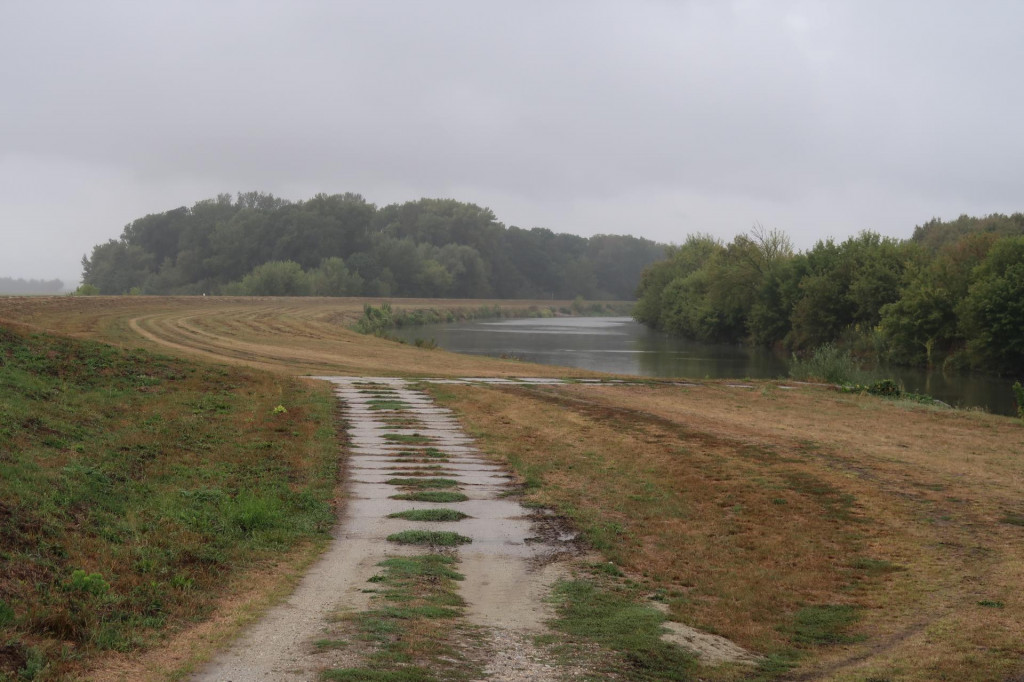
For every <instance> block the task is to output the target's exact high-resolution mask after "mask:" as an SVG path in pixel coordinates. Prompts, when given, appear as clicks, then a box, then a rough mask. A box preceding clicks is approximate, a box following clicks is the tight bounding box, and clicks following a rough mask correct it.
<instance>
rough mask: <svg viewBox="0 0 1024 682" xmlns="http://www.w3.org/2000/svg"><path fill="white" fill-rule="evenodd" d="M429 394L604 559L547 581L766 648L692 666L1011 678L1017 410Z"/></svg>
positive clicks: (1018, 642)
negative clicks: (569, 576) (594, 591)
mask: <svg viewBox="0 0 1024 682" xmlns="http://www.w3.org/2000/svg"><path fill="white" fill-rule="evenodd" d="M430 390H431V391H432V392H433V393H434V394H435V395H436V396H437V397H438V398H439V399H441V400H442V402H443V403H444V404H447V405H449V406H451V407H453V408H455V409H456V410H457V411H458V413H459V414H460V419H461V420H462V421H463V423H464V425H465V426H466V427H467V428H468V429H469V430H470V432H471V433H473V434H474V435H476V436H478V437H479V438H480V439H481V440H482V442H483V444H484V445H485V447H486V448H487V449H488V450H490V451H491V452H493V453H494V455H495V457H497V458H498V459H501V460H503V461H508V462H509V463H510V464H511V465H512V466H513V467H514V468H515V470H516V471H517V472H518V473H519V474H520V476H521V477H522V481H523V487H524V492H525V494H526V498H527V500H528V501H530V502H533V503H537V504H542V505H545V506H550V507H552V508H554V509H557V510H559V511H560V512H561V513H562V514H564V515H566V516H567V517H568V518H569V519H571V520H572V521H573V522H574V523H575V524H576V525H577V526H579V527H580V528H581V529H582V531H583V532H584V534H585V537H586V539H587V540H588V541H589V544H590V545H591V546H593V547H594V548H596V549H598V550H599V551H600V552H601V553H602V554H603V555H604V558H605V559H606V560H608V561H610V562H612V563H597V564H594V565H592V566H591V567H590V569H589V570H588V571H585V572H584V573H583V574H582V576H581V580H582V582H581V583H570V584H568V585H565V586H563V587H562V588H560V589H561V592H560V594H562V595H565V594H572V593H573V591H575V593H576V595H577V597H578V598H582V597H581V595H583V594H584V593H585V592H586V590H589V589H591V587H592V586H599V587H603V588H604V589H605V592H604V594H605V595H608V594H612V595H619V596H621V597H624V598H629V599H653V600H655V601H661V602H664V603H667V604H668V607H669V610H670V613H671V614H672V616H673V617H674V618H675V619H678V620H679V621H681V622H684V623H687V624H690V625H693V626H696V627H699V628H702V629H704V630H708V631H710V632H714V633H719V634H722V635H724V636H727V637H729V638H731V639H733V640H735V641H736V642H738V643H740V644H742V645H743V646H745V647H748V648H750V649H753V650H754V651H757V652H761V653H764V654H767V656H768V658H767V659H766V661H765V662H764V663H763V664H762V665H761V666H760V668H759V669H758V670H757V671H756V672H753V673H752V672H751V671H750V670H749V669H745V668H739V667H737V668H720V669H718V670H703V671H701V673H700V675H701V677H702V678H703V679H747V678H748V677H750V676H751V675H754V676H764V677H766V678H771V677H774V676H777V675H778V674H781V673H785V672H787V671H788V672H789V673H795V672H798V673H801V674H806V675H809V676H810V678H813V679H819V678H827V679H838V680H866V679H871V680H942V679H946V680H991V679H1008V678H1009V677H1011V676H1012V675H1014V674H1020V673H1021V672H1024V670H1022V667H1024V666H1022V664H1021V658H1022V656H1024V640H1022V638H1021V636H1020V635H1021V631H1020V625H1019V624H1020V623H1021V622H1024V595H1022V594H1021V592H1020V589H1019V585H1020V584H1022V582H1024V542H1022V541H1024V532H1022V531H1024V529H1022V525H1024V521H1022V519H1024V504H1022V502H1021V499H1020V490H1021V484H1022V482H1024V461H1022V460H1021V458H1020V457H1019V453H1021V452H1024V428H1021V425H1020V423H1019V421H1016V420H1013V419H1009V418H1005V417H997V416H992V415H986V414H982V413H977V412H975V413H968V412H958V411H952V410H939V409H936V408H928V407H922V406H920V405H917V404H915V403H898V402H893V401H888V400H885V399H881V398H876V397H873V396H858V395H845V394H838V393H834V392H830V391H827V390H825V389H820V388H801V389H797V390H782V389H778V388H776V387H774V385H773V384H772V383H761V384H759V388H758V389H755V390H751V389H741V388H732V387H728V386H725V385H724V384H722V383H706V384H705V385H702V386H698V387H690V388H686V387H673V386H665V385H649V386H619V387H616V386H600V387H598V386H566V387H557V388H540V387H537V388H494V387H490V388H482V387H468V386H445V387H434V388H432V389H430ZM581 590H582V591H583V592H580V591H581ZM577 606H578V605H574V604H573V603H572V602H570V601H563V614H567V615H566V619H567V620H566V619H563V621H562V623H563V624H562V625H560V627H561V628H562V629H563V630H565V631H566V632H569V633H570V634H571V633H572V632H574V629H573V625H572V619H571V618H570V615H571V612H572V610H573V608H577ZM601 632H604V631H603V630H602V631H601ZM631 670H633V673H634V674H640V673H638V672H637V671H636V669H635V667H634V668H631Z"/></svg>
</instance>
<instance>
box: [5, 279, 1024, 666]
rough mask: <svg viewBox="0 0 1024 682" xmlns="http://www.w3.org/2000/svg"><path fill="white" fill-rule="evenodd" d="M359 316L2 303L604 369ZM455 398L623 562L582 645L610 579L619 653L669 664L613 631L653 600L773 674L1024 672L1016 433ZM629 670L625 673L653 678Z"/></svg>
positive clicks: (138, 304) (630, 395) (284, 348)
mask: <svg viewBox="0 0 1024 682" xmlns="http://www.w3.org/2000/svg"><path fill="white" fill-rule="evenodd" d="M345 305H348V304H347V303H344V302H334V301H324V300H320V301H316V300H314V301H309V300H305V301H297V300H283V301H281V300H278V301H270V300H231V299H214V300H205V299H204V300H196V299H131V298H125V299H99V300H88V301H85V300H82V299H78V300H75V299H66V300H64V299H49V300H39V299H33V300H32V301H26V300H22V301H19V302H17V303H16V304H11V303H10V302H9V301H4V300H0V318H2V317H3V316H4V315H5V314H7V315H8V316H12V317H17V318H18V319H22V320H25V321H28V322H33V323H35V324H39V325H45V326H53V327H55V328H58V329H67V330H68V331H71V332H74V333H76V334H80V335H86V336H93V337H99V338H108V339H112V340H115V341H120V342H122V343H125V344H137V343H139V339H140V336H139V334H140V333H141V334H144V335H145V336H144V337H143V341H142V342H143V343H146V344H151V345H153V346H160V347H162V348H165V349H167V350H168V351H169V352H172V353H181V354H197V353H198V354H200V355H204V356H208V357H209V356H212V357H216V358H218V359H220V360H222V361H225V362H230V363H245V364H257V365H258V366H260V367H267V368H271V369H274V370H277V371H280V372H289V371H290V372H292V373H295V372H300V371H309V372H314V373H329V372H330V373H349V374H391V375H394V374H399V375H405V376H423V375H427V374H430V375H441V376H443V375H462V376H465V375H472V376H511V375H523V374H530V375H535V376H552V375H560V376H567V375H570V376H573V375H574V376H583V375H586V374H587V373H584V372H576V371H572V370H569V371H567V370H565V369H564V368H554V367H540V366H536V365H529V364H526V363H516V362H504V361H499V360H491V359H488V358H476V357H474V358H468V357H458V356H454V355H451V354H448V353H443V352H441V351H427V350H423V349H417V348H410V347H407V346H401V345H399V344H394V343H389V342H385V341H381V340H378V339H374V338H372V337H365V336H360V335H357V334H354V333H352V332H350V331H348V330H347V329H346V328H345V326H344V325H342V324H340V323H338V322H337V319H338V317H339V316H341V317H342V318H343V317H344V315H345V313H344V312H343V311H341V309H342V308H344V306H345ZM361 305H362V303H361V302H355V303H353V304H352V305H351V308H352V313H353V315H357V314H358V313H359V312H361ZM473 305H478V302H473ZM15 308H16V310H14V309H15ZM349 320H350V321H354V318H349ZM434 390H435V391H436V392H437V393H438V395H439V396H440V397H442V398H443V399H444V400H445V401H447V402H448V403H449V404H451V405H452V406H454V407H455V408H456V409H458V410H459V411H460V412H461V414H462V419H463V422H464V423H465V424H466V425H467V426H468V427H470V428H471V429H472V430H473V431H474V432H475V433H476V434H477V435H478V436H480V437H481V439H482V440H483V442H484V443H485V444H486V446H487V447H488V448H489V449H490V450H491V451H492V452H494V453H495V456H496V457H498V458H500V459H504V460H506V461H509V462H510V463H511V464H512V465H513V466H514V467H515V468H516V469H517V470H518V471H519V472H520V474H521V475H522V477H523V479H524V482H525V491H526V493H527V497H528V499H529V500H532V501H534V502H536V503H543V504H548V505H551V506H553V507H554V508H556V509H558V510H559V511H560V512H561V513H563V514H565V515H566V516H568V517H569V518H571V519H572V520H573V521H574V522H575V523H576V524H577V525H578V526H579V527H580V528H581V529H582V530H583V531H584V534H585V536H586V538H587V539H588V540H589V541H590V543H591V544H592V545H593V546H594V547H595V548H596V549H598V550H599V551H600V552H602V553H603V554H604V558H605V560H611V561H612V562H613V563H611V564H608V563H606V562H601V563H597V564H594V565H593V566H591V567H590V569H589V570H588V571H585V572H584V573H582V574H581V576H580V581H582V582H570V583H567V584H566V585H563V586H562V587H561V588H560V589H559V592H558V594H559V595H561V596H560V598H561V599H562V600H563V601H562V609H561V612H562V616H563V617H562V619H561V620H560V621H559V623H558V627H559V628H561V629H562V630H563V631H564V632H566V633H568V634H569V635H570V642H573V641H576V638H578V637H583V634H582V633H584V632H587V631H588V628H587V627H580V625H581V619H580V618H579V617H577V612H578V611H579V609H578V608H576V607H578V606H580V605H584V606H585V604H581V602H584V601H588V600H589V601H595V598H594V597H592V596H590V595H591V594H593V592H592V591H591V590H590V587H591V586H594V585H596V586H600V587H602V588H603V591H599V592H598V594H602V595H606V596H608V597H609V600H604V602H603V603H605V606H606V607H607V608H604V607H603V609H604V610H603V613H605V614H606V615H608V616H609V618H606V619H605V621H604V624H601V623H599V624H598V625H595V626H594V627H593V628H590V634H591V635H594V634H595V633H594V630H595V629H596V630H598V633H597V634H601V633H603V635H602V637H604V638H603V639H602V638H601V637H597V639H599V640H600V641H602V642H604V643H605V646H607V647H611V648H613V649H614V648H620V647H621V648H624V649H627V650H629V651H632V652H634V653H636V652H641V653H642V652H643V651H644V650H650V649H651V647H650V643H649V642H648V643H647V644H642V645H640V646H637V645H636V643H635V642H634V643H630V642H628V641H626V640H627V639H628V638H616V637H611V636H610V635H609V632H610V630H609V629H608V628H606V627H605V626H604V625H606V624H607V622H608V621H609V620H610V619H611V620H614V618H615V617H616V614H619V615H621V614H623V613H629V609H628V608H626V607H625V606H623V605H624V604H628V603H629V602H630V601H631V600H637V599H641V600H643V599H647V598H649V597H654V598H655V599H656V600H660V601H662V602H663V603H666V604H667V605H668V607H669V609H670V611H671V614H672V615H673V617H675V618H677V619H679V620H681V621H683V622H686V623H689V624H692V625H696V626H700V627H703V628H706V629H709V630H711V631H713V632H718V633H720V634H723V635H725V636H728V637H730V638H732V639H734V640H735V641H737V642H739V643H741V644H743V645H745V646H747V647H749V648H752V649H754V650H756V651H759V652H762V653H765V654H768V655H769V659H768V662H767V663H766V664H765V665H764V666H762V668H761V670H760V672H758V673H756V674H760V675H764V676H769V677H770V676H772V675H776V674H777V673H779V672H780V671H786V670H788V671H789V672H790V674H796V675H801V676H807V679H811V678H817V677H824V678H828V679H849V680H865V679H876V680H884V679H891V680H897V679H900V680H902V679H912V680H913V679H917V680H935V679H957V680H960V679H963V680H972V679H974V680H987V679H1001V678H1008V677H1011V676H1012V675H1015V674H1017V675H1019V674H1021V673H1022V672H1024V670H1022V669H1021V664H1020V660H1021V657H1022V656H1024V645H1022V644H1021V637H1020V630H1019V623H1020V622H1022V620H1024V598H1022V597H1021V596H1020V593H1019V590H1018V585H1019V584H1020V583H1021V581H1022V579H1024V549H1022V547H1024V545H1022V543H1021V540H1022V535H1021V532H1022V526H1024V520H1022V519H1024V508H1022V506H1021V502H1020V489H1021V483H1022V479H1024V475H1022V474H1024V471H1022V469H1024V463H1022V462H1021V461H1020V459H1019V458H1018V457H1016V456H1015V455H1016V454H1017V453H1019V452H1021V451H1024V429H1022V428H1021V426H1020V423H1019V421H1015V420H1012V419H1008V418H1002V417H994V416H990V415H984V414H980V413H966V412H957V411H949V410H937V409H933V408H927V407H922V406H920V405H914V404H901V403H895V402H892V401H888V400H884V399H881V398H875V397H868V396H859V395H845V394H837V393H834V392H830V391H828V390H825V389H819V388H810V387H808V388H801V389H799V390H794V391H784V390H782V389H778V388H775V386H774V384H772V383H771V382H762V383H758V388H757V389H754V390H750V389H740V388H730V387H727V386H725V385H723V384H722V383H715V382H706V383H705V384H704V385H702V386H697V387H673V386H664V385H650V386H640V387H613V386H602V387H597V386H569V387H562V388H515V389H510V388H497V387H489V388H482V387H445V388H444V389H434ZM616 600H619V601H616ZM596 601H602V600H601V599H596ZM609 603H611V604H612V606H608V604H609ZM615 604H618V606H615ZM594 614H595V611H594V610H591V611H590V615H591V616H593V615H594ZM583 620H586V619H583ZM588 651H590V650H588ZM588 656H590V654H589V653H588ZM628 658H629V656H628V655H627V656H626V657H625V658H622V657H619V658H618V659H617V661H618V665H620V666H622V665H625V666H627V667H626V668H622V669H624V670H627V674H629V672H628V671H632V672H633V673H635V672H636V670H635V668H629V667H628V666H629V661H628ZM791 666H795V667H791ZM683 667H684V668H686V670H689V669H690V668H688V667H686V666H683ZM681 674H682V673H681ZM686 674H689V673H686ZM700 674H701V676H702V677H704V678H708V679H714V678H719V679H729V678H730V677H740V678H742V677H747V676H749V675H750V674H751V673H750V671H749V670H748V669H745V668H734V669H728V668H723V669H718V670H717V671H712V670H705V671H701V673H700Z"/></svg>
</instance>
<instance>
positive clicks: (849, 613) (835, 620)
mask: <svg viewBox="0 0 1024 682" xmlns="http://www.w3.org/2000/svg"><path fill="white" fill-rule="evenodd" d="M859 618H860V613H859V611H858V610H857V608H856V607H854V606H847V605H843V604H825V605H823V606H806V607H804V608H802V609H800V610H799V611H797V612H796V615H794V616H793V622H792V623H791V624H790V625H789V626H786V627H783V628H781V630H782V632H785V633H786V634H788V635H789V637H790V639H792V640H793V641H794V642H798V643H800V644H817V645H823V644H851V643H853V642H859V641H861V640H863V639H864V638H863V637H862V636H859V635H849V634H847V633H846V630H847V629H849V628H850V627H851V626H852V625H853V624H854V623H856V622H857V620H858V619H859Z"/></svg>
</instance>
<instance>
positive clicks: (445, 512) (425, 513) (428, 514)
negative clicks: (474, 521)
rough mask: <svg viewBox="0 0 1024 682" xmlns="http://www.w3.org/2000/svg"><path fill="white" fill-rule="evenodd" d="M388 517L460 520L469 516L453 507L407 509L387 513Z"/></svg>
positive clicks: (408, 519)
mask: <svg viewBox="0 0 1024 682" xmlns="http://www.w3.org/2000/svg"><path fill="white" fill-rule="evenodd" d="M388 518H389V519H405V520H406V521H461V520H462V519H465V518H469V514H463V513H462V512H460V511H456V510H455V509H407V510H405V511H400V512H395V513H394V514H388Z"/></svg>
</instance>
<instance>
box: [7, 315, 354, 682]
mask: <svg viewBox="0 0 1024 682" xmlns="http://www.w3.org/2000/svg"><path fill="white" fill-rule="evenodd" d="M0 392H2V394H3V396H4V400H3V401H2V402H0V679H19V680H31V679H67V678H70V677H73V676H75V675H77V674H81V672H82V671H83V670H85V669H87V668H88V667H89V666H90V665H91V664H92V663H94V662H95V661H97V660H98V659H99V658H100V657H102V655H103V654H104V653H105V652H111V651H116V652H129V651H136V650H139V649H141V648H145V647H146V646H147V645H149V644H151V643H152V642H154V641H155V640H156V639H158V638H159V637H160V636H161V634H162V633H164V632H167V631H170V630H172V629H174V628H175V627H176V626H179V625H181V624H184V623H188V622H195V621H198V620H203V619H205V618H206V617H208V616H209V615H210V614H211V613H212V610H213V608H214V605H215V603H216V601H217V600H218V599H219V598H220V597H222V596H224V595H225V594H226V592H227V591H228V589H229V587H230V586H231V585H232V584H234V585H237V584H238V581H239V576H240V575H243V574H245V573H246V572H247V571H250V570H253V569H254V568H258V567H261V566H265V565H266V562H268V561H271V560H278V559H280V558H281V557H282V556H288V553H289V552H290V551H292V550H295V549H296V548H297V547H300V546H309V545H310V543H311V542H312V543H316V542H318V541H325V540H326V539H327V534H328V531H329V529H330V528H331V526H332V525H333V521H334V513H333V510H332V505H331V499H332V495H333V489H334V482H335V481H336V479H337V469H336V467H337V463H336V449H337V443H336V436H335V432H334V429H333V410H334V407H333V402H332V400H331V396H330V394H329V393H328V392H326V391H321V390H310V389H309V388H308V387H307V386H306V385H304V384H301V383H299V382H297V381H294V380H291V379H287V378H283V377H280V376H274V375H271V374H264V373H259V372H255V371H252V370H242V369H228V368H222V367H214V366H209V365H200V364H195V363H190V362H187V361H183V360H177V359H171V358H167V357H162V356H158V355H153V354H150V353H145V352H142V351H125V350H121V349H117V348H114V347H112V346H107V345H104V344H99V343H91V342H82V341H75V340H71V339H67V338H62V337H58V336H51V335H46V334H28V333H25V332H21V331H18V330H15V329H12V328H9V327H0Z"/></svg>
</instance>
